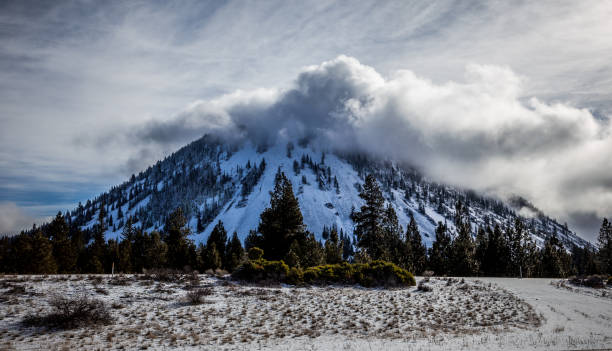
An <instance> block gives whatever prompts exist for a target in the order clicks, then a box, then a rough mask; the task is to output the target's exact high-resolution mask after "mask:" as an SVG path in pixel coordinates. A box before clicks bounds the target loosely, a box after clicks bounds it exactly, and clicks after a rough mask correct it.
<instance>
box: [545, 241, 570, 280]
mask: <svg viewBox="0 0 612 351" xmlns="http://www.w3.org/2000/svg"><path fill="white" fill-rule="evenodd" d="M564 250H565V249H564V248H563V247H562V246H561V243H560V242H559V239H558V238H557V233H556V232H555V233H553V235H551V236H550V237H548V238H547V239H546V241H545V243H544V249H543V252H542V276H543V277H545V278H559V277H564V276H565V275H566V272H565V271H564V269H563V268H564V267H563V265H564V263H563V259H564V257H563V254H564Z"/></svg>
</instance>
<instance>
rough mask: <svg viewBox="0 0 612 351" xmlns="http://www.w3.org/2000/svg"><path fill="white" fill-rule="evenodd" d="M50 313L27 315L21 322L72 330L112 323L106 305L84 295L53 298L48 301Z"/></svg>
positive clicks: (29, 324) (27, 324) (28, 324)
mask: <svg viewBox="0 0 612 351" xmlns="http://www.w3.org/2000/svg"><path fill="white" fill-rule="evenodd" d="M49 305H50V306H51V308H52V311H51V313H49V314H47V315H44V316H39V315H29V316H26V317H25V318H24V320H23V324H24V325H26V326H35V327H47V328H58V329H74V328H79V327H83V326H93V325H105V324H109V323H110V322H112V320H113V318H112V317H111V314H110V312H109V311H108V308H107V306H106V304H105V303H104V302H103V301H101V300H97V299H94V298H90V297H88V296H86V295H81V296H79V297H76V298H68V297H63V296H59V295H56V296H53V297H52V298H51V300H49Z"/></svg>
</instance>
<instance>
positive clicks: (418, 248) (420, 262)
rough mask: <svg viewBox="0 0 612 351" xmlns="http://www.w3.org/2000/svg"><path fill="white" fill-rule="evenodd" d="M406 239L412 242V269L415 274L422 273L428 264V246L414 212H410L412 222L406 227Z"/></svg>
mask: <svg viewBox="0 0 612 351" xmlns="http://www.w3.org/2000/svg"><path fill="white" fill-rule="evenodd" d="M406 240H407V241H409V243H410V252H411V254H412V255H411V259H412V269H413V271H414V273H415V274H421V273H423V271H425V265H426V264H427V248H426V247H425V245H423V241H422V239H421V233H420V232H419V227H418V226H417V224H416V221H415V220H414V216H413V215H412V213H410V222H409V223H408V226H407V228H406Z"/></svg>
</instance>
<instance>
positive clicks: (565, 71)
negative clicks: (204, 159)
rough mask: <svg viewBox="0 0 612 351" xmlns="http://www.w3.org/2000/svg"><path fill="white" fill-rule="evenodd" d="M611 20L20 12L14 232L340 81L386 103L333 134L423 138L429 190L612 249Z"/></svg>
mask: <svg viewBox="0 0 612 351" xmlns="http://www.w3.org/2000/svg"><path fill="white" fill-rule="evenodd" d="M610 18H612V2H608V1H565V2H564V1H554V2H546V1H537V2H534V1H531V2H519V1H506V2H495V1H486V2H485V1H483V2H468V1H457V2H454V1H439V2H428V1H415V2H411V1H395V2H381V1H376V2H375V1H371V2H365V1H363V2H356V1H352V2H325V1H313V2H306V1H278V2H273V1H253V2H246V1H239V2H231V1H230V2H222V1H210V2H205V1H194V2H189V1H176V2H172V1H159V2H150V1H147V2H135V1H132V2H127V1H116V2H115V1H104V2H101V1H78V2H77V1H74V2H72V1H70V2H61V1H56V2H50V1H41V2H34V1H14V2H11V1H3V2H1V3H0V232H3V231H8V230H14V229H17V228H22V227H24V226H29V225H31V222H32V221H33V220H35V219H37V218H41V217H44V216H49V215H53V214H54V213H55V212H56V211H57V210H58V209H62V210H66V209H70V208H72V207H73V206H74V205H75V204H76V203H77V202H78V201H85V200H86V199H88V198H91V197H92V196H95V195H97V194H99V193H100V192H101V191H104V190H106V189H107V188H108V187H109V186H111V185H114V184H117V183H119V182H121V181H123V180H124V179H125V178H126V176H128V175H130V174H131V173H133V172H138V171H139V170H141V169H144V168H145V167H146V166H148V165H149V164H151V163H152V162H153V161H155V160H157V159H159V158H160V157H163V155H165V154H167V153H169V152H172V151H174V150H176V149H177V148H178V147H180V146H182V145H184V144H185V143H186V142H188V141H190V140H193V139H194V138H196V137H197V135H198V134H197V133H199V132H201V131H206V130H209V129H215V128H228V125H231V124H232V123H235V122H236V118H239V117H236V116H234V115H232V111H235V110H236V106H246V107H249V108H252V112H250V113H246V114H245V113H241V114H240V115H241V116H240V118H246V117H245V116H247V117H248V118H253V119H258V118H261V119H264V120H265V119H266V118H269V116H268V114H266V113H271V114H274V113H278V111H286V110H287V109H292V108H298V107H300V106H303V105H300V104H303V103H304V101H308V98H311V96H310V97H301V98H302V100H300V99H297V100H296V98H295V97H292V96H293V95H291V94H290V92H291V91H299V88H300V87H304V86H306V87H314V88H313V89H314V90H317V89H318V90H317V91H318V92H319V94H327V93H330V91H328V90H325V89H327V88H328V86H326V87H325V89H323V88H322V86H321V85H320V84H318V83H317V82H319V81H321V80H324V81H333V82H335V83H334V84H335V85H334V86H338V87H340V88H341V89H345V90H347V89H348V90H349V91H350V92H351V94H352V95H351V96H350V98H351V99H350V100H351V101H353V102H355V101H356V102H360V101H361V102H362V101H365V100H367V101H374V103H371V104H365V103H351V104H345V105H344V107H346V108H345V109H344V110H343V116H345V117H348V118H347V119H346V121H345V120H344V119H341V122H337V121H336V122H337V123H336V122H334V123H335V124H334V127H338V126H340V127H342V128H344V129H343V130H346V128H345V127H346V123H349V124H350V128H349V129H350V130H351V131H352V133H354V134H352V137H354V140H356V142H357V143H360V145H358V146H359V147H365V146H364V145H367V144H368V143H369V141H371V140H376V139H375V138H376V135H377V133H384V132H385V131H387V130H394V131H398V132H397V133H396V135H394V141H393V142H391V141H390V142H389V143H388V145H382V146H379V147H376V148H373V149H372V151H374V152H380V153H386V154H389V153H392V152H393V150H397V148H398V147H401V146H402V143H401V141H402V140H403V139H404V138H405V137H406V136H414V138H415V140H419V142H418V143H417V142H412V143H409V144H407V146H410V147H411V148H412V149H414V150H419V154H420V155H427V159H428V160H432V161H431V162H425V161H424V160H423V158H422V157H417V155H416V152H415V153H408V155H403V157H405V158H406V159H407V160H408V161H411V162H413V163H416V164H418V165H420V166H421V167H422V168H424V169H425V171H427V172H428V173H429V175H430V176H432V177H434V178H439V179H442V180H444V181H446V182H449V183H453V184H457V185H463V186H469V187H473V188H477V189H479V190H482V191H489V192H492V193H495V194H498V195H500V196H503V195H504V194H508V193H518V194H520V195H523V196H525V197H527V198H528V199H530V200H531V201H532V202H534V203H535V204H536V206H538V207H540V208H542V209H543V210H544V211H545V212H547V213H550V214H551V215H553V216H554V217H556V218H557V219H558V220H560V221H561V222H564V221H567V222H568V223H569V224H570V225H571V226H573V227H574V228H575V229H577V230H578V231H579V233H581V234H582V235H583V236H584V237H586V238H593V237H594V236H595V232H596V230H597V228H598V226H599V224H600V220H601V217H603V216H608V217H610V216H612V175H611V174H612V169H611V159H610V156H609V154H610V152H609V150H610V148H609V147H612V143H610V127H609V124H608V122H607V121H608V116H610V115H612V62H611V61H610V58H611V57H612V40H610V38H611V37H612V21H610ZM340 55H344V56H340ZM324 62H325V63H324ZM308 67H309V68H308ZM331 93H333V91H332V92H331ZM360 99H362V100H360ZM363 99H365V100H363ZM296 101H297V102H296ZM294 103H296V104H297V105H295V106H293V105H291V104H294ZM343 103H346V101H343ZM210 106H216V108H218V109H219V111H222V112H223V113H225V115H224V116H226V117H227V116H229V117H228V118H227V119H228V120H221V121H219V120H218V119H214V118H212V119H211V118H210V116H211V115H215V114H214V113H211V112H210V111H209V109H210V108H211V107H210ZM279 106H280V107H279ZM336 107H337V106H336ZM217 112H218V111H217ZM329 112H332V111H329ZM335 112H337V111H335ZM262 113H264V114H262ZM313 113H321V110H317V111H313ZM217 115H218V114H217ZM457 116H458V117H457ZM296 118H297V119H298V122H299V123H301V124H303V125H306V126H307V127H308V128H311V127H312V128H315V130H316V128H321V127H322V126H325V127H329V125H328V123H329V122H328V121H325V120H324V119H323V120H321V119H317V118H318V117H317V116H314V117H312V118H313V121H315V122H312V121H311V120H310V119H309V118H310V117H303V116H302V117H299V116H298V117H296ZM342 121H345V122H342ZM348 121H353V122H348ZM354 121H357V122H354ZM241 122H244V121H241ZM247 122H248V121H247ZM343 123H344V124H343ZM163 127H165V128H163ZM187 127H189V128H187ZM191 127H193V128H191ZM443 127H448V128H446V129H448V130H447V131H446V132H445V133H442V132H439V129H442V128H443ZM332 129H333V128H332ZM160 130H166V131H168V130H170V131H173V132H170V133H163V134H160V133H159V131H160ZM364 130H368V132H367V133H366V132H364ZM370 131H371V132H370ZM400 131H401V132H400ZM538 131H542V132H543V135H541V134H539V133H537V132H538ZM423 150H425V151H426V153H424V152H425V151H423ZM517 169H518V171H517ZM491 178H494V180H491Z"/></svg>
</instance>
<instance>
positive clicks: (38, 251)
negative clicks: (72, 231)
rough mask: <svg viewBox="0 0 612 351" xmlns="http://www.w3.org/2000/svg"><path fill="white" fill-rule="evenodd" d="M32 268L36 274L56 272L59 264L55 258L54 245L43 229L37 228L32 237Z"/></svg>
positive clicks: (32, 271)
mask: <svg viewBox="0 0 612 351" xmlns="http://www.w3.org/2000/svg"><path fill="white" fill-rule="evenodd" d="M31 267H32V270H31V271H30V272H29V273H34V274H54V273H56V272H57V265H56V263H55V259H54V258H53V246H52V245H51V242H50V241H49V239H47V237H45V236H44V235H43V233H42V231H41V230H37V231H36V232H35V233H34V237H33V238H32V262H31Z"/></svg>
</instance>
